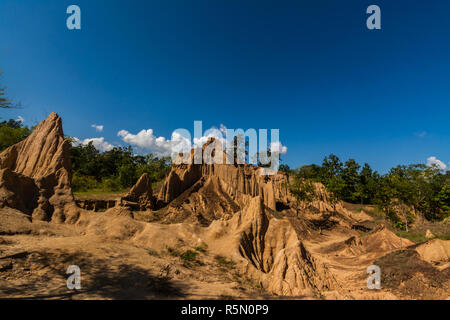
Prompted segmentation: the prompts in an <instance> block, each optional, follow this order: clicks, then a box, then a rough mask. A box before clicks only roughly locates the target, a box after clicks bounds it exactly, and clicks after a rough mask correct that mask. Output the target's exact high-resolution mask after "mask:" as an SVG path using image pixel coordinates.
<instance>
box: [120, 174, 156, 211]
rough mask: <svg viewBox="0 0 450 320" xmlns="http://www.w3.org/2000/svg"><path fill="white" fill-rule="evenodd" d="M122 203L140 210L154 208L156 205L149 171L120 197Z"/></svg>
mask: <svg viewBox="0 0 450 320" xmlns="http://www.w3.org/2000/svg"><path fill="white" fill-rule="evenodd" d="M120 203H121V205H124V206H129V207H132V208H136V209H139V210H146V209H153V208H154V207H155V198H154V197H153V191H152V181H151V179H150V177H149V175H148V174H147V173H144V174H143V175H142V176H141V177H140V178H139V180H138V181H137V182H136V184H135V185H134V186H133V187H132V188H131V190H130V191H129V192H128V193H127V194H126V195H125V196H124V197H122V198H121V199H120Z"/></svg>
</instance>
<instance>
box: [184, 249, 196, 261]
mask: <svg viewBox="0 0 450 320" xmlns="http://www.w3.org/2000/svg"><path fill="white" fill-rule="evenodd" d="M197 255H198V252H195V251H192V250H188V251H186V252H185V253H183V254H182V255H181V256H180V257H181V259H182V260H184V261H194V260H195V258H196V257H197Z"/></svg>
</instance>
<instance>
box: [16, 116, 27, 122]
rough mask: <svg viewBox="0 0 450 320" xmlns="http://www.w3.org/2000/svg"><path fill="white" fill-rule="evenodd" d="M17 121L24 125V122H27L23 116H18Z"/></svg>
mask: <svg viewBox="0 0 450 320" xmlns="http://www.w3.org/2000/svg"><path fill="white" fill-rule="evenodd" d="M16 121H17V122H21V123H24V122H25V119H24V118H23V117H22V116H18V117H17V119H16Z"/></svg>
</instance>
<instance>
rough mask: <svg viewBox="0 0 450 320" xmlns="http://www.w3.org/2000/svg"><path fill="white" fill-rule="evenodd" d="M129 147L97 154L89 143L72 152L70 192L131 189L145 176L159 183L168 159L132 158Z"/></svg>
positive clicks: (166, 169)
mask: <svg viewBox="0 0 450 320" xmlns="http://www.w3.org/2000/svg"><path fill="white" fill-rule="evenodd" d="M132 151H133V150H132V148H131V147H127V148H121V147H117V148H113V149H112V150H110V151H105V152H102V153H101V152H99V151H98V150H97V149H96V148H95V147H94V145H93V144H92V143H89V144H88V145H78V146H73V147H72V148H71V160H72V170H73V179H72V188H73V191H75V192H79V191H89V190H94V189H97V190H103V191H120V190H123V189H126V188H130V187H132V186H133V185H134V184H135V183H136V181H137V180H138V179H139V177H140V176H141V175H142V174H144V173H147V174H148V175H149V176H150V178H151V180H152V182H158V181H161V180H162V179H164V177H165V176H166V175H167V174H168V172H169V171H170V165H171V164H170V158H158V157H156V156H155V155H153V154H148V155H146V156H140V155H135V154H133V152H132Z"/></svg>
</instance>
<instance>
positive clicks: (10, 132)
mask: <svg viewBox="0 0 450 320" xmlns="http://www.w3.org/2000/svg"><path fill="white" fill-rule="evenodd" d="M31 131H32V129H30V128H28V127H26V126H23V125H22V123H21V122H20V121H15V120H13V119H10V120H9V121H3V122H0V151H3V150H5V149H6V148H8V147H10V146H12V145H13V144H16V143H18V142H20V141H22V140H23V139H25V138H26V137H28V136H29V135H30V134H31Z"/></svg>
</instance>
